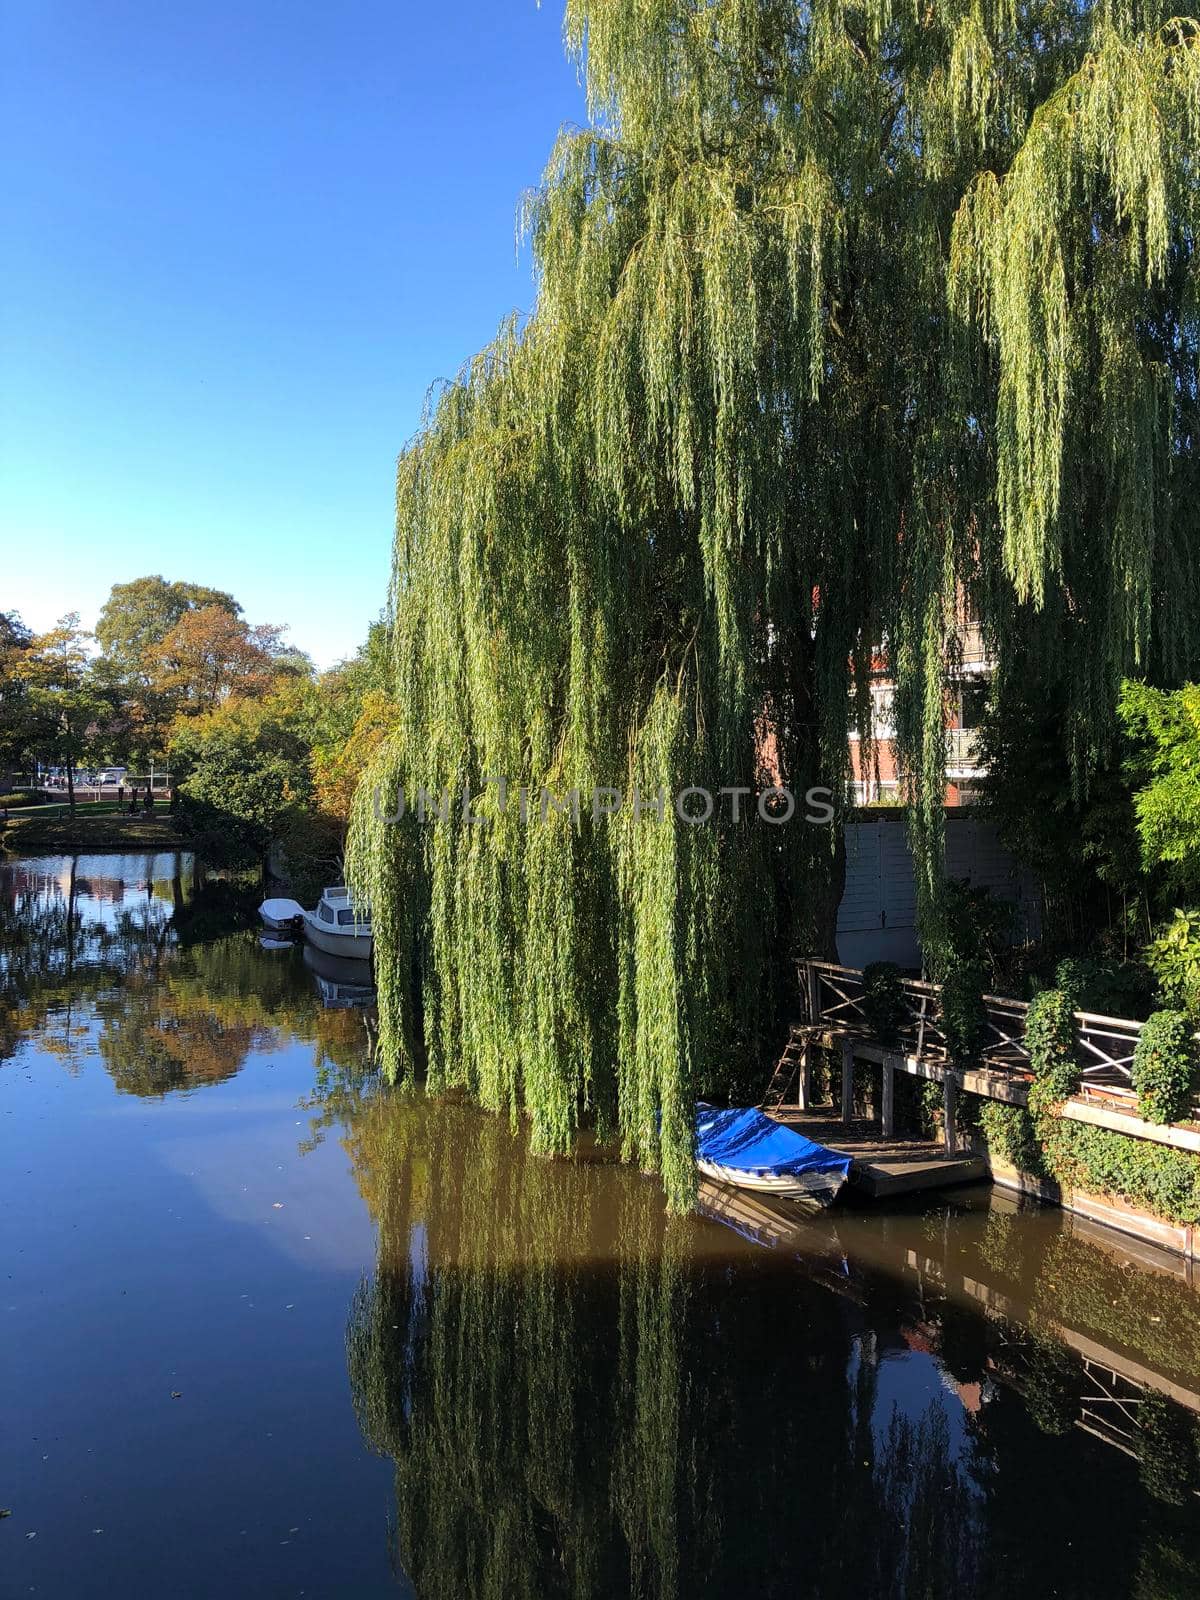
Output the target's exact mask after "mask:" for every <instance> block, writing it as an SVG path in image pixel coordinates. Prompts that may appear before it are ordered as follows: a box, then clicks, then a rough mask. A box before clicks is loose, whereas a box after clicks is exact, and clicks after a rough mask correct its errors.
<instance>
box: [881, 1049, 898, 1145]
mask: <svg viewBox="0 0 1200 1600" xmlns="http://www.w3.org/2000/svg"><path fill="white" fill-rule="evenodd" d="M880 1121H881V1123H882V1127H881V1129H880V1131H881V1132H882V1134H883V1137H884V1138H885V1139H891V1138H893V1137H894V1136H895V1132H896V1069H895V1067H893V1066H892V1063H891V1060H890V1058H889V1057H887V1056H885V1057H884V1058H883V1108H882V1112H881V1115H880Z"/></svg>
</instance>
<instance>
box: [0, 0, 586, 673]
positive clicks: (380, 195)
mask: <svg viewBox="0 0 1200 1600" xmlns="http://www.w3.org/2000/svg"><path fill="white" fill-rule="evenodd" d="M561 27H562V7H561V4H560V3H559V0H548V3H547V4H545V5H543V6H542V8H541V9H540V10H539V9H538V8H537V6H536V5H535V3H534V0H460V3H457V4H452V5H447V6H444V7H437V6H420V5H416V4H413V3H411V0H410V3H405V0H339V3H336V4H332V3H328V0H323V3H316V0H237V3H236V4H234V3H230V0H204V3H203V4H201V3H198V0H137V3H135V0H0V164H2V167H3V171H2V172H0V217H2V222H0V319H2V320H0V552H2V553H0V610H11V609H16V610H18V611H20V612H21V613H22V615H23V616H24V618H25V620H26V621H27V622H28V623H29V624H30V625H32V626H34V627H39V628H40V627H45V626H48V625H49V623H50V622H52V621H53V620H54V619H55V618H56V617H57V616H58V615H59V614H61V613H62V612H65V611H67V610H77V611H79V612H80V613H81V614H82V617H83V620H84V623H85V624H86V625H88V626H91V625H92V623H93V622H94V621H95V617H96V613H97V611H98V610H99V607H100V605H101V604H102V603H103V600H104V598H105V596H106V595H107V593H108V589H109V586H110V585H111V584H112V583H113V582H123V581H126V580H128V579H130V578H135V577H139V576H141V575H143V574H145V573H150V572H161V573H163V574H164V575H165V576H166V577H168V578H186V579H190V580H193V581H196V582H203V583H209V584H214V585H216V586H218V587H220V588H224V589H229V590H231V591H232V592H233V593H234V594H235V595H236V597H237V598H238V599H239V600H240V601H241V602H242V604H243V606H244V607H245V610H246V613H247V616H248V617H249V618H250V620H251V621H253V622H279V623H286V624H287V625H288V626H289V628H290V630H291V633H290V636H289V637H290V639H291V640H292V642H294V643H296V644H298V645H300V646H301V647H302V648H304V649H306V650H309V651H310V652H311V653H312V654H313V655H314V656H315V657H316V659H317V660H318V662H319V664H321V665H323V666H324V665H328V664H330V663H331V662H332V661H333V660H334V659H336V658H338V657H340V656H343V655H346V654H349V653H350V652H351V651H352V650H353V649H354V648H355V646H356V645H357V643H358V642H359V640H360V639H361V638H362V637H363V636H364V634H365V632H366V628H367V624H368V622H369V621H370V620H371V618H372V617H373V616H374V615H375V614H376V613H377V612H378V610H379V608H380V606H381V604H382V603H383V599H384V596H385V593H386V585H387V573H388V563H389V552H390V544H391V524H392V503H393V479H394V469H395V457H396V455H397V453H398V451H399V450H400V448H401V446H402V445H403V443H404V441H405V440H406V439H407V438H408V437H409V436H410V435H411V434H412V432H413V431H414V429H415V428H416V426H417V424H418V422H419V419H420V413H421V406H422V403H423V400H424V396H425V391H426V389H427V388H428V386H429V384H430V382H431V381H432V380H433V379H435V378H438V377H442V376H450V375H452V374H453V373H454V372H455V371H456V369H457V368H458V366H459V365H460V363H461V362H462V361H463V360H464V359H465V358H466V357H467V356H469V355H470V354H471V353H472V352H473V351H474V350H476V349H477V348H478V347H479V346H480V345H481V344H483V343H485V342H486V341H487V340H488V338H490V336H491V335H492V333H493V332H494V330H495V327H496V325H497V323H498V322H499V320H500V318H501V317H502V316H503V315H504V314H505V313H506V312H508V311H509V310H511V309H512V308H513V307H514V306H517V307H520V308H522V309H527V308H528V307H529V305H530V304H531V301H532V298H533V291H532V278H531V271H530V263H529V259H528V254H527V253H526V252H522V255H521V257H520V259H518V258H517V256H516V253H515V248H514V218H515V214H516V207H517V203H518V200H519V197H520V194H521V192H522V190H523V189H525V188H526V187H528V186H529V185H531V184H533V183H535V182H536V181H537V180H538V178H539V176H540V174H541V171H542V167H543V165H544V162H545V160H546V157H547V156H548V154H549V151H550V147H551V144H552V142H553V139H554V136H555V133H556V132H557V130H558V128H559V126H560V125H561V124H562V123H563V122H566V121H582V120H583V116H584V109H583V97H582V93H581V90H580V88H579V85H578V81H577V74H576V70H575V67H574V65H573V64H572V63H570V62H568V61H567V60H566V58H565V56H564V53H563V49H562V36H561Z"/></svg>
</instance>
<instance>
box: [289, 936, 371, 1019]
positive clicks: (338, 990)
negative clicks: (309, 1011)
mask: <svg viewBox="0 0 1200 1600" xmlns="http://www.w3.org/2000/svg"><path fill="white" fill-rule="evenodd" d="M304 965H305V966H306V967H307V968H308V970H309V971H310V972H311V973H312V976H313V982H314V984H315V985H316V989H317V993H318V994H319V995H320V997H321V1004H322V1005H323V1006H325V1007H326V1008H327V1009H331V1010H335V1011H344V1010H347V1009H349V1008H350V1007H363V1006H371V1005H373V1004H374V1003H375V985H374V984H373V983H372V982H371V969H370V968H369V967H367V966H364V964H363V963H362V962H361V961H354V960H347V959H346V958H345V957H344V956H330V955H326V954H325V952H324V950H318V949H317V947H316V945H315V944H306V945H305V947H304Z"/></svg>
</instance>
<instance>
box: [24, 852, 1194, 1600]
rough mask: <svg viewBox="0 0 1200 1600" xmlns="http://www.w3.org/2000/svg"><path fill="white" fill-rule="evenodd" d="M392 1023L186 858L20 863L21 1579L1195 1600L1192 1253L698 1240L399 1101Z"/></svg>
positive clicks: (835, 1230)
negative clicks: (275, 941) (271, 943)
mask: <svg viewBox="0 0 1200 1600" xmlns="http://www.w3.org/2000/svg"><path fill="white" fill-rule="evenodd" d="M368 1001H369V994H368V993H367V992H364V989H363V986H362V982H361V976H360V974H358V973H357V971H356V970H355V969H353V968H351V969H349V970H341V971H339V970H337V968H336V967H332V968H331V967H328V966H325V967H314V966H313V965H312V964H311V958H310V959H309V961H307V962H306V959H305V953H304V952H303V951H302V950H299V949H295V948H282V949H268V948H264V947H263V944H262V942H261V940H260V936H259V933H258V931H257V929H256V928H255V927H254V926H253V923H252V919H251V917H250V916H249V915H248V914H247V908H246V905H245V902H244V898H243V897H242V896H240V895H239V892H238V890H237V888H236V887H235V886H234V885H232V884H230V883H228V882H225V881H223V880H221V879H220V878H218V877H214V876H212V875H210V874H208V873H206V872H204V871H203V869H201V868H200V867H198V866H197V864H196V863H195V862H194V861H193V860H192V859H191V858H190V857H188V856H175V855H159V856H138V855H128V856H92V857H76V858H47V859H39V860H29V861H15V862H12V861H10V862H8V863H7V864H5V865H2V866H0V1141H2V1154H0V1266H2V1272H3V1282H2V1285H0V1289H2V1296H3V1298H2V1300H0V1318H2V1319H3V1320H2V1321H0V1327H2V1329H3V1343H2V1346H0V1405H2V1425H0V1508H2V1509H3V1511H4V1516H3V1518H2V1519H0V1594H2V1595H3V1596H5V1597H9V1596H18V1595H29V1594H33V1595H41V1596H52V1597H56V1600H59V1597H61V1600H86V1597H90V1596H102V1595H103V1596H106V1597H107V1596H121V1597H125V1596H134V1597H148V1600H158V1597H164V1600H167V1597H169V1600H184V1597H191V1596H197V1597H200V1596H203V1597H209V1596H221V1597H227V1596H255V1597H274V1596H279V1597H283V1596H310V1597H312V1596H319V1597H332V1596H337V1597H341V1596H349V1597H355V1600H358V1597H370V1596H377V1595H378V1596H396V1595H418V1596H421V1597H422V1600H442V1597H445V1600H543V1597H563V1600H567V1597H570V1600H585V1597H604V1600H609V1597H620V1596H626V1595H636V1596H647V1597H654V1600H659V1597H680V1600H690V1597H694V1596H720V1597H725V1596H746V1595H754V1596H757V1597H763V1596H767V1597H774V1596H780V1597H782V1596H787V1597H797V1596H804V1597H807V1596H819V1597H831V1600H832V1597H845V1600H874V1597H884V1596H886V1597H896V1600H910V1597H926V1600H928V1597H941V1596H947V1597H949V1596H963V1595H977V1596H997V1597H999V1596H1013V1597H1020V1600H1040V1597H1044V1596H1078V1597H1080V1600H1082V1597H1085V1596H1086V1597H1088V1600H1096V1597H1101V1596H1138V1597H1142V1600H1175V1597H1178V1596H1185V1595H1190V1594H1196V1593H1200V1499H1198V1498H1197V1492H1196V1491H1197V1489H1198V1488H1200V1478H1198V1474H1197V1448H1198V1439H1200V1435H1198V1432H1197V1416H1196V1413H1197V1408H1200V1317H1198V1315H1197V1311H1198V1306H1200V1302H1198V1300H1197V1294H1196V1291H1195V1290H1194V1289H1193V1288H1192V1287H1191V1285H1190V1283H1189V1282H1188V1280H1187V1278H1186V1276H1185V1274H1184V1272H1183V1270H1182V1267H1181V1266H1180V1265H1179V1263H1177V1262H1176V1261H1174V1260H1172V1259H1171V1258H1168V1257H1161V1258H1155V1257H1153V1256H1151V1255H1150V1254H1149V1253H1147V1252H1146V1251H1144V1249H1143V1248H1142V1247H1140V1246H1137V1245H1135V1244H1133V1243H1132V1242H1129V1241H1124V1240H1122V1239H1121V1238H1119V1237H1117V1236H1113V1235H1106V1234H1104V1233H1103V1232H1102V1231H1100V1230H1098V1229H1095V1228H1090V1227H1086V1226H1083V1225H1080V1224H1078V1223H1072V1221H1071V1220H1070V1219H1069V1218H1066V1217H1063V1216H1062V1215H1060V1214H1055V1213H1051V1212H1036V1211H1033V1212H1030V1211H1025V1212H1022V1211H1020V1210H1018V1209H1017V1207H1016V1206H1015V1205H1014V1204H1013V1203H1012V1202H1010V1201H1008V1200H1005V1199H1003V1198H1001V1197H999V1196H989V1194H988V1193H987V1192H986V1191H980V1190H970V1191H960V1192H958V1193H956V1194H952V1195H949V1196H943V1197H942V1198H940V1199H938V1200H936V1201H932V1202H930V1201H926V1202H924V1203H922V1204H920V1205H912V1206H910V1207H907V1208H902V1207H901V1208H897V1207H893V1208H891V1209H890V1210H881V1209H872V1210H869V1211H868V1210H853V1209H842V1210H838V1211H835V1212H832V1213H827V1214H825V1215H822V1216H819V1217H817V1218H815V1219H810V1220H800V1221H797V1220H796V1219H795V1218H794V1217H792V1216H791V1215H790V1214H789V1213H788V1212H786V1211H779V1210H772V1209H771V1208H769V1207H767V1206H765V1205H763V1204H760V1203H757V1202H754V1201H750V1200H737V1199H736V1198H733V1199H731V1197H730V1196H728V1195H722V1194H721V1192H719V1191H717V1190H709V1191H707V1192H706V1193H705V1194H704V1196H702V1212H701V1213H700V1214H697V1215H696V1216H694V1217H689V1218H685V1219H680V1220H671V1219H668V1218H667V1217H666V1216H665V1215H664V1212H663V1207H662V1201H661V1194H660V1191H659V1189H658V1187H657V1186H656V1184H655V1183H654V1182H653V1181H651V1180H649V1179H647V1178H645V1177H642V1176H641V1175H640V1174H638V1173H637V1172H635V1171H632V1170H630V1169H629V1168H623V1167H619V1166H615V1165H612V1164H610V1163H609V1162H607V1161H606V1160H604V1159H603V1157H602V1156H601V1154H600V1153H598V1152H594V1151H593V1152H585V1153H584V1154H582V1155H581V1156H580V1158H579V1159H578V1160H575V1161H572V1162H555V1163H550V1162H545V1161H542V1160H538V1159H536V1158H534V1157H531V1156H530V1155H529V1154H528V1151H527V1148H526V1144H525V1141H524V1139H523V1138H522V1136H521V1135H520V1134H519V1133H513V1132H511V1131H510V1130H509V1129H508V1128H507V1127H506V1126H505V1125H503V1124H502V1123H501V1122H499V1121H498V1120H497V1119H495V1118H491V1117H488V1116H486V1115H482V1114H480V1113H478V1112H476V1111H475V1110H473V1109H472V1108H470V1107H469V1106H466V1105H461V1104H450V1103H443V1102H434V1101H426V1100H424V1099H422V1098H421V1097H419V1096H401V1095H399V1094H394V1093H390V1092H388V1091H386V1090H384V1089H383V1088H381V1086H380V1085H379V1084H378V1082H377V1081H376V1079H375V1076H374V1074H373V1072H372V1067H371V1054H372V1013H371V1010H370V1006H369V1003H367V1002H368Z"/></svg>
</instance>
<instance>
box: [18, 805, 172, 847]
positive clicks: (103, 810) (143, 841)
mask: <svg viewBox="0 0 1200 1600" xmlns="http://www.w3.org/2000/svg"><path fill="white" fill-rule="evenodd" d="M188 843H189V841H188V840H187V839H186V838H185V837H184V836H183V835H181V834H180V832H179V830H178V828H177V827H176V825H175V819H174V817H173V816H172V815H171V814H170V812H169V811H168V810H167V808H166V806H161V807H158V808H156V809H155V810H154V811H152V812H151V813H150V814H149V815H146V813H145V812H138V813H137V814H136V815H135V816H129V815H128V814H127V813H125V812H123V811H121V810H120V808H119V807H118V806H117V804H116V802H115V801H102V802H100V803H99V804H80V805H78V806H77V807H76V808H75V812H74V814H72V812H71V808H70V807H69V806H65V805H63V806H58V805H41V806H35V807H32V808H30V809H29V810H10V811H9V812H8V820H7V822H5V821H3V820H2V818H0V847H2V848H3V849H4V850H7V851H10V852H12V853H15V854H18V855H23V854H28V853H29V852H31V851H34V850H55V851H58V850H177V849H180V848H181V847H183V846H186V845H187V844H188Z"/></svg>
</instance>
